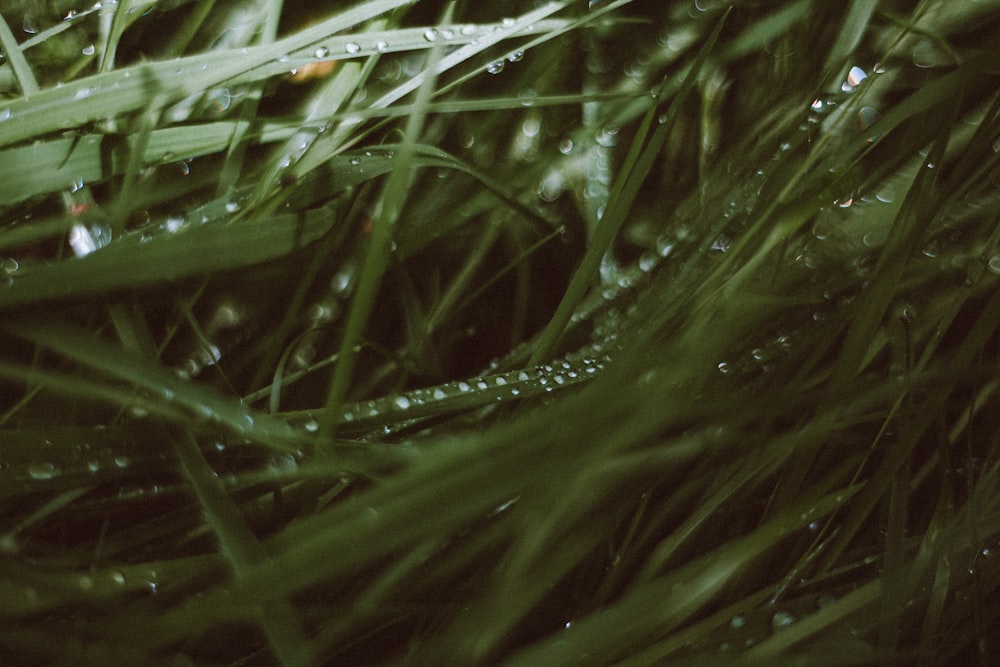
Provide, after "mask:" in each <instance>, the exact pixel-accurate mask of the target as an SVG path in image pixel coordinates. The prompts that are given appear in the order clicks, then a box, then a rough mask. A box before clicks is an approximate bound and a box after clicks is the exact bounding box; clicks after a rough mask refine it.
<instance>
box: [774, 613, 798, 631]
mask: <svg viewBox="0 0 1000 667" xmlns="http://www.w3.org/2000/svg"><path fill="white" fill-rule="evenodd" d="M794 622H795V617H794V616H792V615H791V614H789V613H788V612H787V611H779V612H778V613H776V614H775V615H774V616H773V617H771V628H772V629H774V630H777V629H778V628H784V627H786V626H789V625H791V624H792V623H794Z"/></svg>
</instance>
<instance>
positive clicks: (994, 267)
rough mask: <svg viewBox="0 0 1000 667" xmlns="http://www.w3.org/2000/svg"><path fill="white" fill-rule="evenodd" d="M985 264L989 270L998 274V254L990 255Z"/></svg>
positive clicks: (999, 266) (999, 267) (999, 268)
mask: <svg viewBox="0 0 1000 667" xmlns="http://www.w3.org/2000/svg"><path fill="white" fill-rule="evenodd" d="M986 265H987V266H988V267H990V271H992V272H993V273H996V274H1000V255H993V256H992V257H990V261H989V262H987V263H986Z"/></svg>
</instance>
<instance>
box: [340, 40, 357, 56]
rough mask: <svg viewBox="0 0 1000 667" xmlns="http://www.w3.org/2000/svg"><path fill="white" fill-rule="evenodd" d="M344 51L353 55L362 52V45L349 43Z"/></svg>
mask: <svg viewBox="0 0 1000 667" xmlns="http://www.w3.org/2000/svg"><path fill="white" fill-rule="evenodd" d="M344 50H345V51H347V52H348V53H350V54H351V55H353V54H355V53H357V52H358V51H360V50H361V45H360V44H356V43H354V42H348V43H347V44H345V45H344Z"/></svg>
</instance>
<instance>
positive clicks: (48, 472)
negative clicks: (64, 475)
mask: <svg viewBox="0 0 1000 667" xmlns="http://www.w3.org/2000/svg"><path fill="white" fill-rule="evenodd" d="M28 474H29V475H30V476H31V479H37V480H47V479H52V478H53V477H56V476H58V475H59V468H57V467H56V465H55V464H54V463H49V462H48V461H36V462H34V463H32V464H31V465H29V466H28Z"/></svg>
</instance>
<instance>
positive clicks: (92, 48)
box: [80, 44, 97, 56]
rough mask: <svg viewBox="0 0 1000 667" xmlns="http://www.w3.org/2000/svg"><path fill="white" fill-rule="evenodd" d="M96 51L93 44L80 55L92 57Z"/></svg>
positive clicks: (86, 47)
mask: <svg viewBox="0 0 1000 667" xmlns="http://www.w3.org/2000/svg"><path fill="white" fill-rule="evenodd" d="M96 50H97V49H95V48H94V45H93V44H88V45H87V46H85V47H83V50H82V51H81V52H80V53H82V54H83V55H85V56H92V55H94V52H95V51H96Z"/></svg>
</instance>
